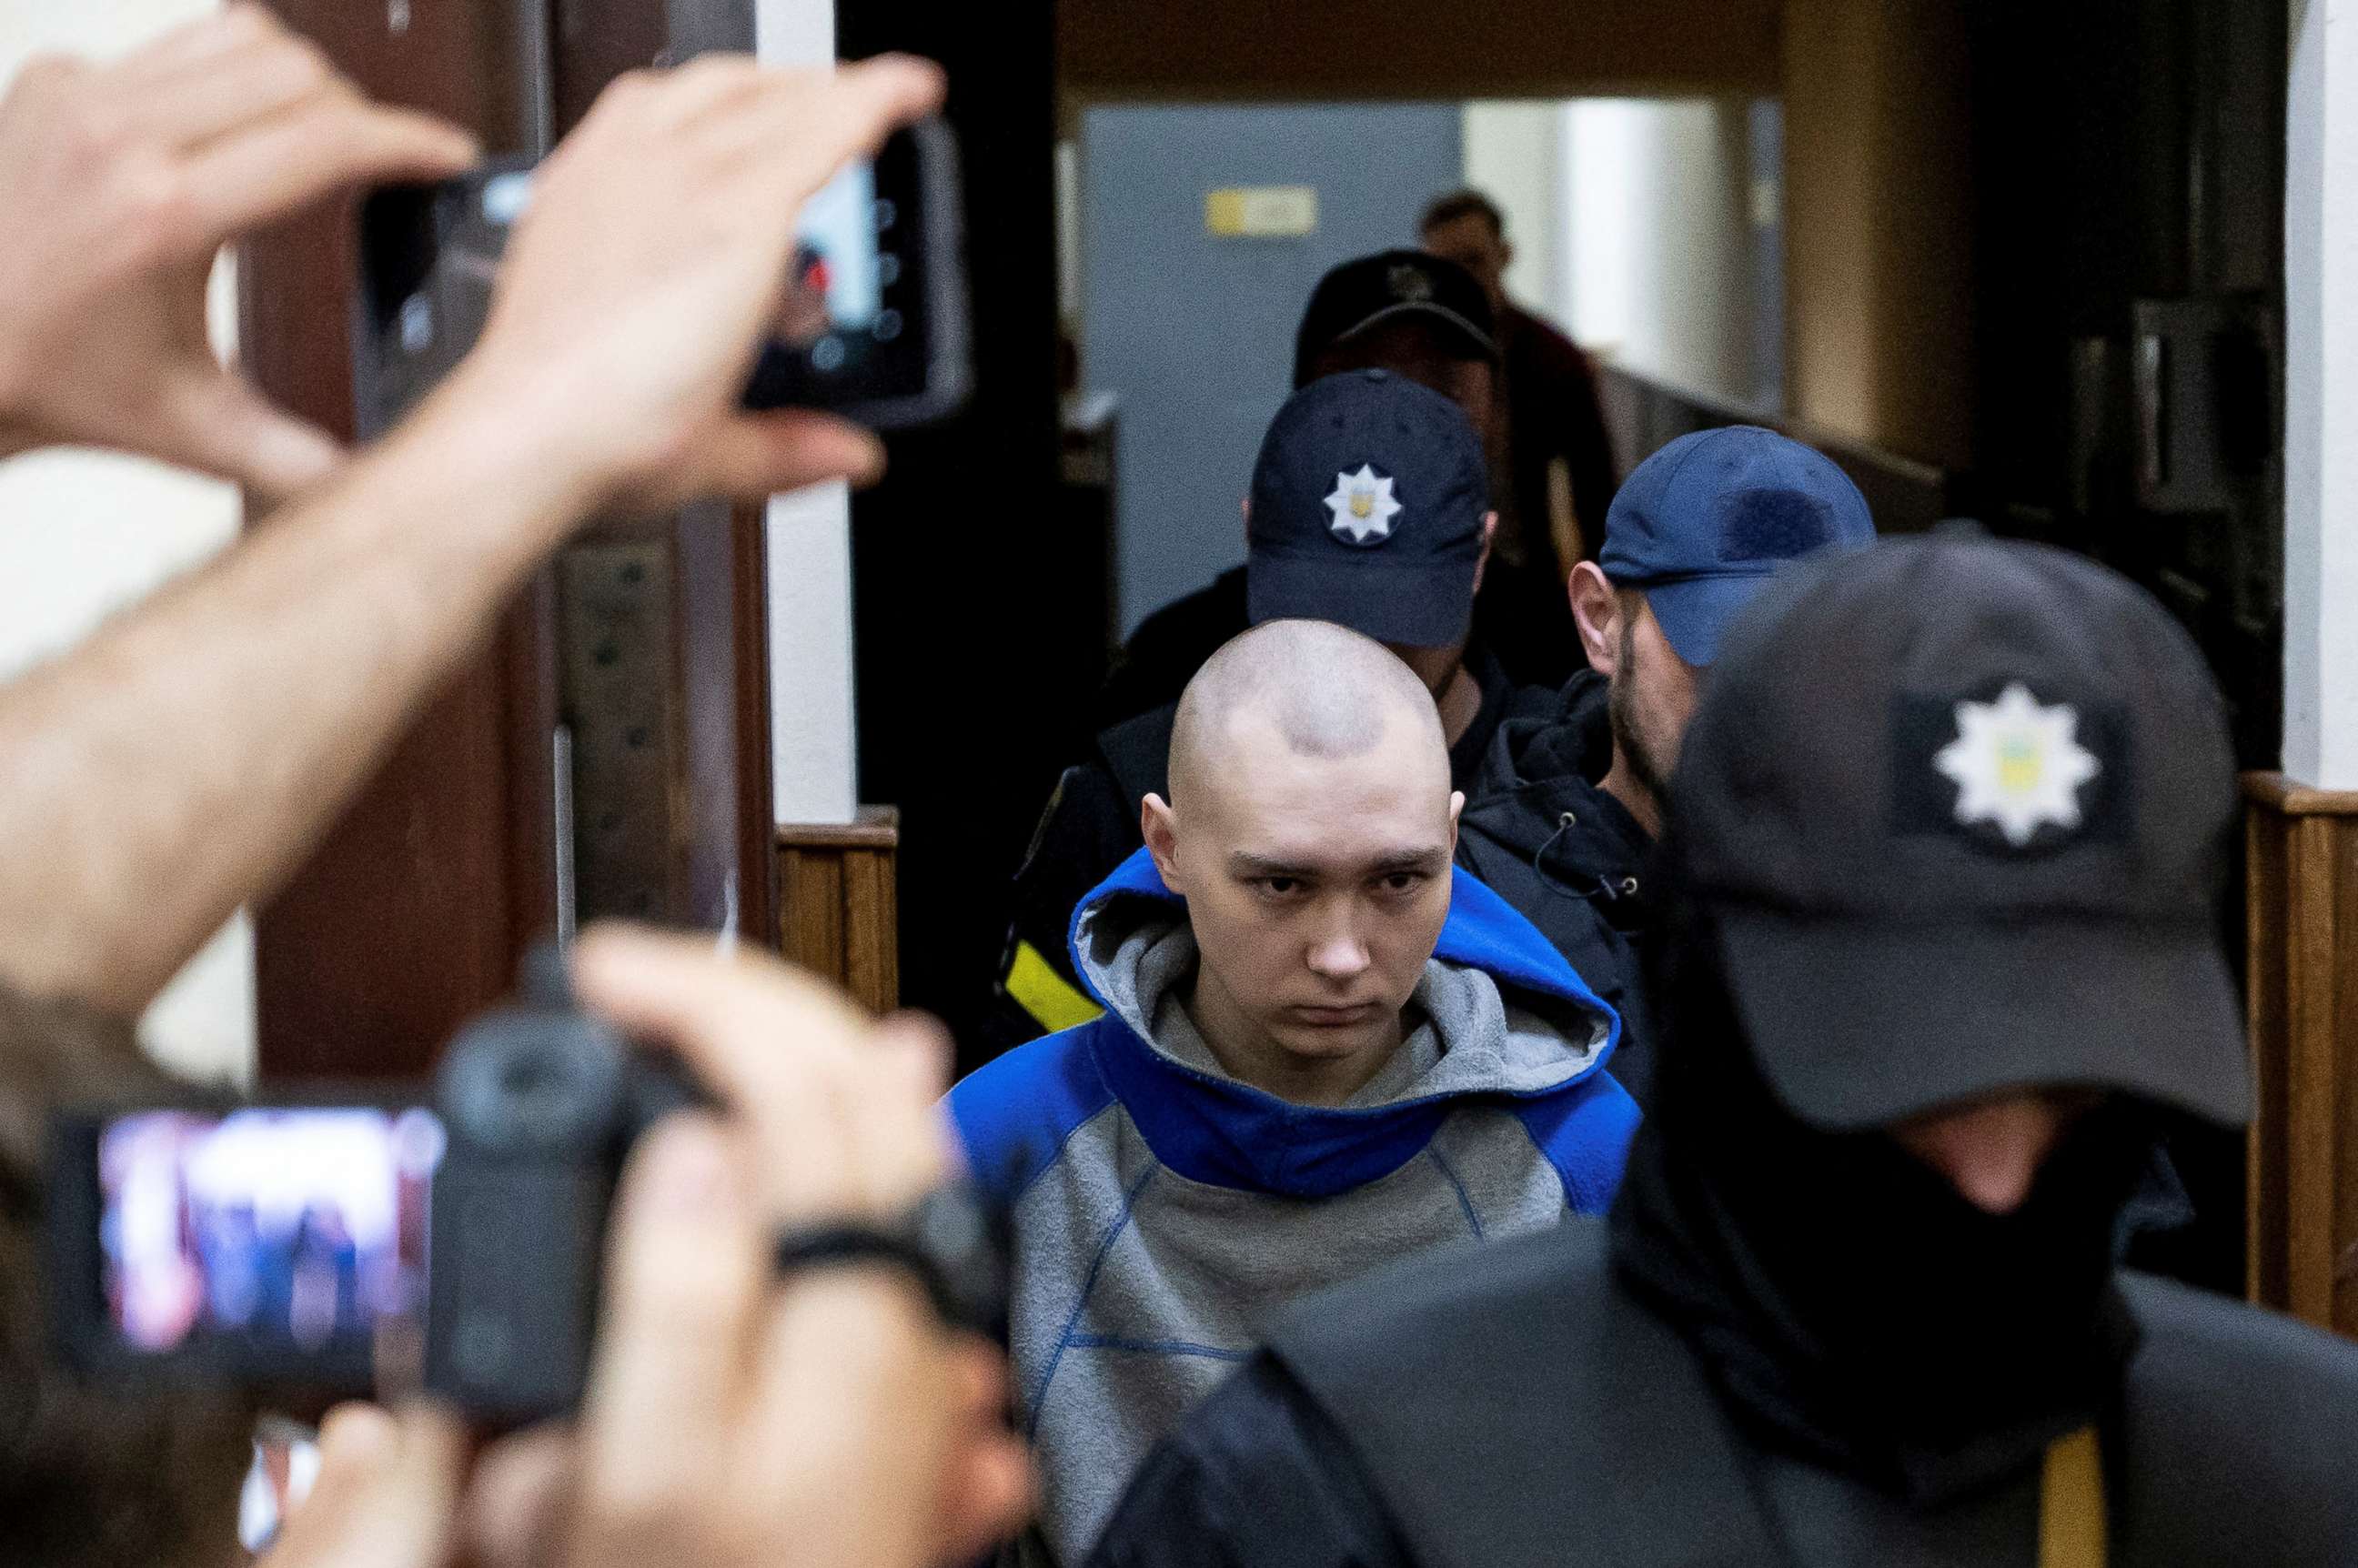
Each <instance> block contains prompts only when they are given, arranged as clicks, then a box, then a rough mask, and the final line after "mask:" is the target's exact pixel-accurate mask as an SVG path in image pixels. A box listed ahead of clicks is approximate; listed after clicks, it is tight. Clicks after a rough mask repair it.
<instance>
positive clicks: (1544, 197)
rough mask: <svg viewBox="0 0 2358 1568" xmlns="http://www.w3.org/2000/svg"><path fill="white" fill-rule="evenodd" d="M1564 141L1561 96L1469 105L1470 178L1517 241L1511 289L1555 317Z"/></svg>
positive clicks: (1511, 240)
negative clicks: (1558, 100)
mask: <svg viewBox="0 0 2358 1568" xmlns="http://www.w3.org/2000/svg"><path fill="white" fill-rule="evenodd" d="M1465 148H1466V184H1468V185H1470V186H1472V187H1474V189H1476V190H1479V191H1481V192H1482V193H1483V194H1485V195H1487V196H1488V197H1489V198H1490V200H1493V201H1496V202H1497V203H1498V209H1499V211H1502V212H1504V213H1505V214H1506V215H1507V238H1508V241H1509V243H1511V244H1513V246H1514V247H1515V259H1514V260H1513V261H1512V262H1510V263H1509V264H1508V266H1507V293H1508V294H1509V296H1510V297H1513V298H1514V299H1515V300H1517V301H1518V302H1519V303H1520V304H1521V305H1522V306H1523V308H1526V309H1529V310H1536V311H1538V312H1539V313H1540V314H1541V315H1543V316H1550V317H1553V316H1556V315H1557V314H1558V313H1559V311H1560V310H1561V308H1562V303H1563V302H1562V300H1561V298H1560V297H1559V287H1558V274H1559V270H1560V269H1559V267H1558V265H1557V255H1556V249H1557V246H1556V242H1557V232H1558V230H1559V228H1560V227H1561V223H1562V220H1561V218H1560V216H1559V209H1560V208H1561V206H1562V200H1563V199H1562V190H1563V104H1562V103H1550V102H1546V101H1543V100H1513V99H1509V100H1498V101H1491V102H1477V103H1468V104H1466V129H1465ZM1433 194H1434V195H1438V194H1439V192H1437V191H1436V192H1433Z"/></svg>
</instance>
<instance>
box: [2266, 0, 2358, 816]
mask: <svg viewBox="0 0 2358 1568" xmlns="http://www.w3.org/2000/svg"><path fill="white" fill-rule="evenodd" d="M2291 10H2292V73H2291V81H2290V87H2289V92H2288V95H2287V101H2286V120H2287V124H2288V139H2287V146H2286V168H2285V179H2286V188H2285V736H2284V770H2285V772H2286V773H2288V774H2290V775H2291V776H2292V777H2294V778H2295V779H2298V780H2299V781H2300V782H2301V783H2303V784H2310V785H2313V786H2315V787H2317V788H2320V789H2342V790H2350V789H2358V0H2293V5H2292V8H2291Z"/></svg>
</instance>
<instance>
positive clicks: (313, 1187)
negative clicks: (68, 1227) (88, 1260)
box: [95, 1107, 445, 1368]
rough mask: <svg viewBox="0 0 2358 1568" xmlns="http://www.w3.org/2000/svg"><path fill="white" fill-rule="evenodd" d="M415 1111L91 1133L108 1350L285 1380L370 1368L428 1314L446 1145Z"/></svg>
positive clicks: (233, 1115) (188, 1116)
mask: <svg viewBox="0 0 2358 1568" xmlns="http://www.w3.org/2000/svg"><path fill="white" fill-rule="evenodd" d="M444 1142H445V1140H444V1135H443V1130H442V1124H441V1122H440V1121H439V1120H438V1119H437V1118H436V1117H435V1116H434V1115H433V1113H432V1112H430V1111H427V1110H424V1109H421V1108H364V1107H318V1108H314V1107H299V1108H285V1107H255V1108H243V1109H237V1110H231V1111H228V1112H225V1113H209V1112H202V1111H195V1110H188V1109H157V1110H142V1111H135V1112H132V1113H129V1114H126V1115H123V1116H120V1117H117V1118H115V1119H112V1120H109V1121H106V1122H104V1123H103V1124H101V1125H100V1127H99V1128H98V1136H97V1140H96V1162H97V1172H96V1174H97V1196H98V1203H97V1215H96V1218H97V1229H98V1235H97V1238H96V1240H97V1243H98V1245H97V1248H96V1249H95V1251H96V1257H97V1261H98V1269H99V1275H100V1279H99V1287H100V1292H101V1296H102V1299H103V1303H104V1311H105V1314H106V1318H107V1321H108V1323H109V1324H110V1325H112V1328H113V1330H114V1336H116V1337H117V1339H118V1342H119V1344H120V1345H121V1346H123V1347H124V1349H127V1350H129V1351H131V1352H133V1353H134V1354H135V1355H139V1356H143V1357H144V1356H167V1355H173V1354H177V1353H183V1352H192V1353H198V1354H210V1355H211V1357H214V1358H218V1359H223V1360H226V1361H229V1362H231V1363H233V1364H237V1365H241V1366H249V1367H264V1368H300V1367H303V1366H306V1365H310V1364H317V1363H333V1362H344V1361H349V1360H352V1359H353V1358H355V1357H366V1356H367V1354H368V1351H369V1348H370V1346H371V1345H372V1344H373V1341H374V1339H375V1337H376V1336H377V1335H378V1333H379V1332H380V1331H381V1330H382V1329H383V1328H384V1326H385V1325H387V1324H388V1323H390V1322H395V1321H404V1320H406V1321H416V1320H417V1319H419V1318H420V1317H422V1314H423V1313H424V1309H425V1302H426V1271H427V1254H428V1250H429V1249H428V1240H429V1238H428V1236H427V1217H428V1215H429V1214H430V1212H431V1203H430V1197H431V1193H432V1185H433V1180H434V1173H435V1169H436V1167H437V1166H438V1164H439V1163H440V1162H441V1158H442V1152H443V1147H444Z"/></svg>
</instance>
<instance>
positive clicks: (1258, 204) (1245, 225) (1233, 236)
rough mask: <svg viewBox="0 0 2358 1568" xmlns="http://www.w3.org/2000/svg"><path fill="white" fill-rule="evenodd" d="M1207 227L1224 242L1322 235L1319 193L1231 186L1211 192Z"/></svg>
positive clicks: (1206, 210) (1206, 211)
mask: <svg viewBox="0 0 2358 1568" xmlns="http://www.w3.org/2000/svg"><path fill="white" fill-rule="evenodd" d="M1204 227H1205V228H1206V230H1208V231H1209V232H1211V233H1212V234H1213V235H1214V236H1215V237H1217V238H1219V239H1223V240H1247V239H1249V240H1298V239H1300V238H1302V237H1303V235H1305V234H1314V233H1316V232H1318V192H1317V189H1315V188H1314V187H1312V186H1307V185H1231V186H1229V187H1228V188H1227V189H1221V190H1214V191H1208V192H1206V194H1205V197H1204Z"/></svg>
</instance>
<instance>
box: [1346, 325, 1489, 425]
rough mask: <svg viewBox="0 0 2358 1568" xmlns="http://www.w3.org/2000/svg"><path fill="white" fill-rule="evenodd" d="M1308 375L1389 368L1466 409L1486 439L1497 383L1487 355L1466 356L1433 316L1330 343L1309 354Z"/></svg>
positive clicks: (1467, 416)
mask: <svg viewBox="0 0 2358 1568" xmlns="http://www.w3.org/2000/svg"><path fill="white" fill-rule="evenodd" d="M1309 370H1310V379H1311V380H1313V381H1316V380H1318V379H1320V378H1321V377H1324V376H1330V375H1342V374H1344V373H1346V372H1348V371H1355V370H1385V371H1390V372H1391V373H1392V374H1394V375H1397V376H1404V377H1406V378H1407V379H1408V380H1410V381H1412V382H1414V383H1416V384H1418V385H1419V386H1422V387H1429V388H1431V389H1432V390H1433V391H1434V392H1437V393H1439V394H1441V395H1442V396H1444V397H1446V398H1448V399H1449V400H1450V401H1451V402H1452V403H1455V404H1456V405H1457V406H1459V407H1460V408H1463V409H1464V410H1466V418H1467V419H1468V420H1470V421H1472V423H1473V426H1474V428H1475V429H1476V431H1479V432H1480V433H1481V434H1482V437H1483V439H1484V440H1485V441H1486V442H1487V440H1488V439H1489V436H1490V420H1491V417H1492V410H1493V409H1494V407H1495V406H1496V402H1497V398H1496V387H1495V381H1494V376H1493V373H1492V372H1491V369H1490V362H1488V361H1487V360H1481V359H1467V358H1466V355H1465V345H1464V344H1463V343H1462V341H1460V340H1456V339H1452V338H1448V337H1446V336H1444V334H1443V333H1442V332H1440V331H1438V330H1435V329H1434V327H1433V323H1432V322H1431V321H1429V320H1426V321H1420V320H1417V319H1414V318H1412V317H1410V318H1400V319H1393V320H1390V321H1386V322H1383V323H1382V324H1380V325H1379V326H1375V327H1370V328H1368V330H1366V331H1364V332H1355V333H1353V334H1352V335H1351V336H1350V337H1347V338H1346V339H1344V340H1343V341H1341V342H1339V343H1329V344H1327V345H1326V347H1325V348H1323V349H1321V350H1319V351H1318V352H1317V353H1316V354H1314V355H1313V356H1312V357H1311V361H1310V366H1309Z"/></svg>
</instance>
